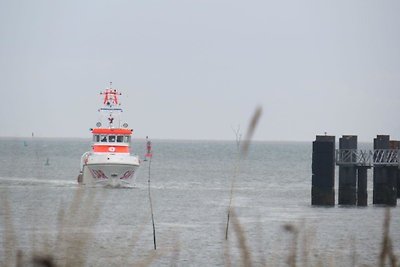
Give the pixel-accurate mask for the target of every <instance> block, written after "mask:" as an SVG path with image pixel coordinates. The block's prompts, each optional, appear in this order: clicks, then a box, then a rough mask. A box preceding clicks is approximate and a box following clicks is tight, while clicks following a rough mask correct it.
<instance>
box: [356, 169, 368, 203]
mask: <svg viewBox="0 0 400 267" xmlns="http://www.w3.org/2000/svg"><path fill="white" fill-rule="evenodd" d="M369 168H370V167H369V166H358V167H357V206H367V205H368V191H367V173H368V169H369Z"/></svg>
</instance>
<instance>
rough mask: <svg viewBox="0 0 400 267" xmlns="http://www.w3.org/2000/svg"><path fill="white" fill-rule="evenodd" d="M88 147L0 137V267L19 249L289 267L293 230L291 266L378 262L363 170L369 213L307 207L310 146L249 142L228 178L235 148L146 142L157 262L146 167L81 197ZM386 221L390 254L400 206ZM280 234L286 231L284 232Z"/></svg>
mask: <svg viewBox="0 0 400 267" xmlns="http://www.w3.org/2000/svg"><path fill="white" fill-rule="evenodd" d="M89 148H90V141H89V140H86V139H85V140H83V139H36V138H34V139H11V138H3V139H0V151H1V153H0V194H1V195H0V203H1V204H0V205H1V207H2V209H1V210H0V244H1V245H0V261H3V262H4V261H6V260H7V257H9V256H10V255H11V256H13V253H15V251H16V250H20V251H22V252H23V255H25V256H26V257H29V255H32V253H37V252H39V253H41V252H43V253H47V254H51V255H53V256H54V257H55V258H56V260H57V261H58V262H59V263H64V262H65V260H66V258H68V257H69V256H68V255H71V254H72V255H75V256H74V257H78V256H77V255H76V254H81V255H84V257H83V258H84V260H85V262H86V265H87V266H126V265H134V264H138V263H147V262H146V260H148V262H149V263H150V264H149V265H151V266H171V265H173V266H223V265H228V264H229V262H231V263H232V265H234V266H237V265H240V263H241V261H242V259H243V256H242V252H243V251H244V250H246V251H249V252H250V255H251V261H252V262H253V264H254V265H256V266H257V265H263V264H265V263H266V264H267V265H269V266H287V259H288V257H289V254H290V252H291V248H292V246H293V244H295V243H294V241H293V240H294V236H295V235H296V234H295V232H298V236H297V238H295V240H296V245H297V256H296V258H297V260H298V261H299V263H300V264H303V266H307V264H308V263H309V264H311V263H316V262H322V263H323V265H324V266H325V265H327V264H328V263H329V264H333V265H335V266H350V265H351V264H353V263H354V262H355V263H356V265H361V264H368V265H376V263H377V262H378V257H379V253H380V249H381V242H382V232H383V221H384V214H385V209H384V208H382V207H375V206H373V205H372V172H371V171H369V173H368V175H369V177H368V194H369V196H368V197H369V201H368V202H369V205H368V207H364V208H357V207H339V206H335V207H332V208H321V207H312V206H311V205H310V203H311V199H310V198H311V196H310V193H311V143H307V142H298V143H297V142H282V143H278V142H252V143H251V146H250V151H249V154H248V157H247V158H246V159H245V160H243V161H241V162H240V164H239V172H238V173H237V174H236V175H235V166H237V148H236V144H235V142H234V141H232V142H228V141H225V142H224V141H167V140H153V150H154V157H153V159H152V161H151V166H150V171H151V172H150V178H151V184H150V190H151V196H152V204H153V211H154V220H155V228H156V240H157V251H156V253H154V250H153V232H152V225H151V213H150V205H149V197H148V178H149V161H147V162H142V166H141V167H140V171H139V173H138V175H137V178H136V186H135V188H133V189H111V188H82V187H80V186H79V185H78V184H77V183H76V177H77V175H78V172H79V161H80V157H81V155H82V154H83V153H84V152H85V151H87V150H89ZM132 149H133V151H134V152H136V153H138V154H139V155H143V154H144V152H145V141H144V140H135V141H134V143H133V147H132ZM46 162H48V164H46ZM233 179H234V180H235V182H234V190H233V203H232V204H233V208H234V209H233V210H234V214H235V215H236V216H235V217H236V218H237V221H238V222H239V225H240V229H241V230H240V229H239V230H238V228H235V227H234V225H233V224H230V228H229V239H228V242H226V241H225V225H226V218H227V207H228V205H229V198H230V190H231V184H232V180H233ZM337 184H338V183H337V182H336V185H337ZM336 199H337V198H336ZM390 212H391V218H392V219H391V222H390V236H391V239H392V244H393V248H394V250H395V253H396V254H397V255H400V231H399V230H400V208H399V207H395V208H391V209H390ZM232 220H233V221H235V219H232ZM288 224H289V225H293V226H294V229H296V231H292V232H290V231H287V230H285V228H284V226H285V225H288ZM287 229H288V228H287ZM239 237H244V238H245V243H242V245H240V244H239V242H238V239H239ZM60 240H62V241H60ZM82 240H83V241H82ZM243 244H245V246H246V247H247V249H244V245H243ZM74 248H75V249H78V250H77V251H74Z"/></svg>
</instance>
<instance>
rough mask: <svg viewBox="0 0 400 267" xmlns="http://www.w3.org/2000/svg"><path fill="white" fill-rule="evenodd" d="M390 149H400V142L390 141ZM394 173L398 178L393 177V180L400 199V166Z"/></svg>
mask: <svg viewBox="0 0 400 267" xmlns="http://www.w3.org/2000/svg"><path fill="white" fill-rule="evenodd" d="M389 147H390V149H400V141H397V140H390V142H389ZM393 172H395V174H393V176H396V178H394V177H393V179H394V180H395V181H393V183H394V187H395V188H396V191H397V198H400V166H399V167H398V168H397V170H396V169H394V170H393Z"/></svg>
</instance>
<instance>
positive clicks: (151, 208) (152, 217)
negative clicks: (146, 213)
mask: <svg viewBox="0 0 400 267" xmlns="http://www.w3.org/2000/svg"><path fill="white" fill-rule="evenodd" d="M151 158H152V157H150V161H149V179H148V181H147V184H148V192H149V202H150V211H151V222H152V224H153V243H154V250H157V243H156V227H155V225H154V214H153V203H152V200H151V193H150V170H151V168H150V167H151Z"/></svg>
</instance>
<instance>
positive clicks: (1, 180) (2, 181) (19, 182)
mask: <svg viewBox="0 0 400 267" xmlns="http://www.w3.org/2000/svg"><path fill="white" fill-rule="evenodd" d="M7 186H53V187H78V186H79V185H78V183H77V182H76V181H74V180H55V179H40V178H34V177H27V178H21V177H0V187H7Z"/></svg>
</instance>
